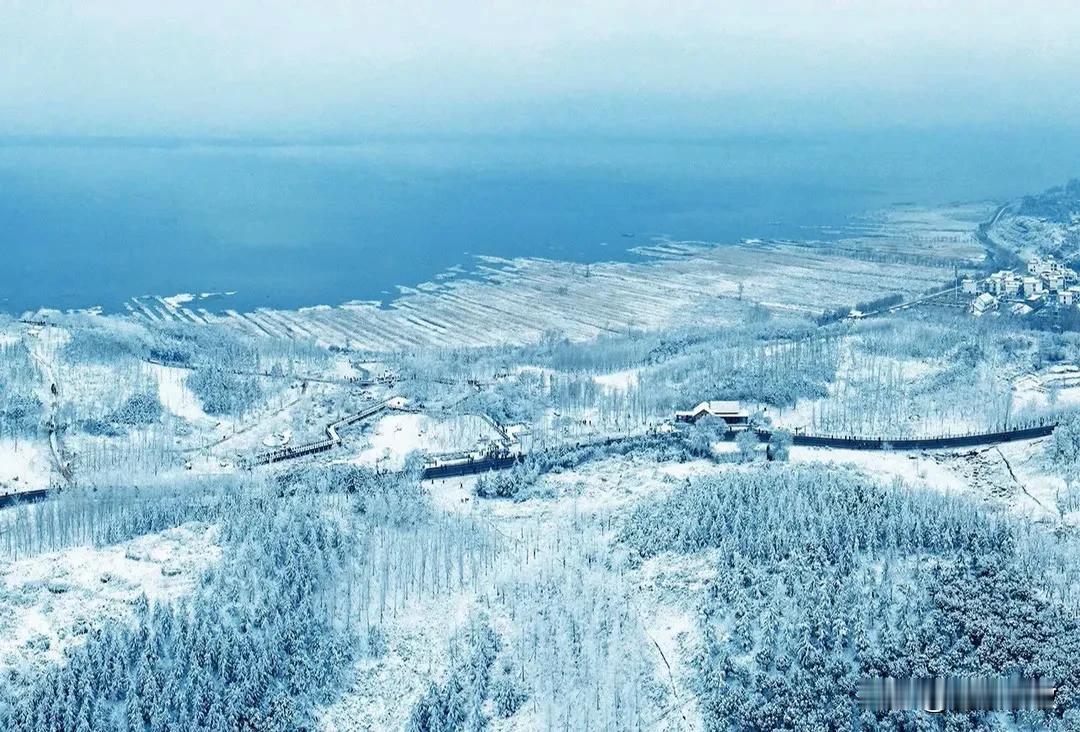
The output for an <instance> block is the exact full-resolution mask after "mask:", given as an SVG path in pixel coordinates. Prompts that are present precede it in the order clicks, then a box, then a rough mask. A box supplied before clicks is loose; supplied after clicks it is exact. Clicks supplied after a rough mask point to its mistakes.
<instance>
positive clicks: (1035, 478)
mask: <svg viewBox="0 0 1080 732" xmlns="http://www.w3.org/2000/svg"><path fill="white" fill-rule="evenodd" d="M1045 442H1046V440H1045V439H1038V440H1026V441H1020V442H1007V443H1003V444H1001V445H997V446H990V447H977V448H963V449H959V450H931V451H906V450H897V451H889V450H837V449H830V448H821V447H805V446H801V445H797V446H794V447H792V448H791V460H792V462H822V463H833V464H837V465H851V466H854V467H857V468H859V469H860V470H862V471H864V472H865V473H866V474H867V475H870V476H872V477H875V478H879V479H881V480H883V481H892V480H895V479H899V480H902V481H904V482H905V483H906V484H907V485H909V486H912V487H916V488H928V489H931V490H936V491H940V492H945V493H964V494H968V495H970V496H973V497H975V498H978V499H980V500H988V501H990V500H992V501H998V502H1001V503H1002V504H1004V505H1006V506H1008V507H1010V508H1011V509H1012V510H1013V511H1015V512H1016V513H1018V514H1020V515H1024V516H1027V517H1029V518H1031V519H1034V520H1048V519H1053V518H1054V517H1056V516H1057V511H1056V509H1055V508H1054V506H1055V497H1056V494H1057V492H1058V491H1059V490H1061V489H1063V488H1064V487H1065V483H1064V481H1063V480H1062V479H1061V478H1059V477H1057V476H1054V475H1052V474H1051V473H1050V471H1049V469H1048V466H1047V465H1046V462H1045V459H1044V457H1043V454H1044V451H1045ZM1010 468H1011V469H1012V470H1011V472H1010ZM1014 475H1015V478H1014V477H1013V476H1014Z"/></svg>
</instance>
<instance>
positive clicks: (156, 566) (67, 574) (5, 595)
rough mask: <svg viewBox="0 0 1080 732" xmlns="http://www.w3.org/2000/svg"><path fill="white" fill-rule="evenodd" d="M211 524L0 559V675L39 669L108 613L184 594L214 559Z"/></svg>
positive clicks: (214, 539) (216, 556) (218, 552)
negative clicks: (142, 601)
mask: <svg viewBox="0 0 1080 732" xmlns="http://www.w3.org/2000/svg"><path fill="white" fill-rule="evenodd" d="M220 556H221V549H220V547H219V546H218V544H217V529H216V527H213V526H208V525H205V524H188V525H185V526H181V527H178V528H175V529H170V530H169V531H164V532H161V533H158V534H149V535H147V536H143V537H140V538H138V539H134V540H132V541H129V542H125V543H123V544H117V545H115V546H109V547H103V548H94V547H76V548H72V549H66V550H64V551H58V552H51V553H49V554H42V555H39V556H36V557H32V558H29V559H19V560H16V561H7V562H0V589H2V593H0V673H7V672H9V671H11V670H15V669H18V670H27V669H29V668H31V667H38V668H40V667H42V666H43V665H44V664H46V663H48V662H55V661H58V660H59V659H61V658H62V656H63V650H64V648H66V647H67V646H69V645H71V644H73V643H79V642H81V639H82V637H83V636H84V635H85V634H86V633H87V632H88V631H89V630H90V629H92V628H94V627H97V626H100V625H101V624H102V623H103V622H105V621H106V620H107V619H109V618H116V619H124V618H126V617H128V616H129V614H130V611H131V608H130V606H131V604H132V603H133V602H134V601H135V600H136V599H138V598H139V597H140V596H141V595H144V594H145V595H146V596H147V598H148V599H149V600H151V601H152V602H156V601H167V600H171V599H174V598H177V597H180V596H182V595H184V594H187V593H189V592H190V591H191V590H192V589H193V588H194V586H195V583H196V581H197V580H198V578H199V576H200V575H201V573H202V572H203V570H205V569H206V568H208V567H209V566H210V565H212V564H214V563H215V562H217V560H218V559H219V558H220Z"/></svg>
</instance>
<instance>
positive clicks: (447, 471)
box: [422, 455, 525, 480]
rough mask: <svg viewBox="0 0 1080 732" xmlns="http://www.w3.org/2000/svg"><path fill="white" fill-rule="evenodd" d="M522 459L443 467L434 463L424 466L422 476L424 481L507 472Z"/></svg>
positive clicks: (489, 459) (494, 459) (504, 457)
mask: <svg viewBox="0 0 1080 732" xmlns="http://www.w3.org/2000/svg"><path fill="white" fill-rule="evenodd" d="M524 458H525V456H524V455H502V456H497V457H487V458H482V459H480V460H466V461H462V462H453V463H445V464H443V465H439V464H437V463H436V464H433V465H428V466H426V467H425V468H424V472H423V474H422V475H423V479H424V480H434V479H436V478H454V477H457V476H459V475H476V474H477V473H486V472H487V471H489V470H509V469H510V468H512V467H514V465H515V464H516V463H518V462H520V461H521V460H523V459H524Z"/></svg>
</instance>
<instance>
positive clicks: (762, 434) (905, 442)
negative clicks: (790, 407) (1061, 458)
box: [758, 423, 1057, 450]
mask: <svg viewBox="0 0 1080 732" xmlns="http://www.w3.org/2000/svg"><path fill="white" fill-rule="evenodd" d="M1056 426H1057V425H1056V424H1054V423H1049V424H1039V425H1032V426H1028V427H1017V428H1014V429H1009V430H1001V431H998V432H982V433H972V434H967V435H942V436H939V437H907V438H891V439H890V438H884V437H829V436H825V435H805V434H804V435H793V436H792V442H793V443H794V444H796V445H806V446H809V447H837V448H846V449H849V450H933V449H935V448H948V447H978V446H980V445H995V444H999V443H1003V442H1016V441H1018V440H1030V439H1034V438H1036V437H1046V436H1048V435H1050V434H1051V433H1053V431H1054V428H1055V427H1056ZM769 436H770V433H769V432H768V431H767V430H758V437H759V438H761V439H764V440H768V439H769Z"/></svg>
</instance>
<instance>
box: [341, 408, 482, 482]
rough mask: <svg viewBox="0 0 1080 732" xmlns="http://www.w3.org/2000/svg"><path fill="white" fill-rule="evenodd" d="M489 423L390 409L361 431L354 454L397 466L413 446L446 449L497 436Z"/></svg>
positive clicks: (466, 417) (474, 417) (476, 418)
mask: <svg viewBox="0 0 1080 732" xmlns="http://www.w3.org/2000/svg"><path fill="white" fill-rule="evenodd" d="M499 438H500V435H499V433H498V432H497V431H495V428H494V427H492V425H491V424H490V423H489V422H488V421H487V420H485V419H484V418H482V417H480V416H478V415H461V416H457V417H448V418H445V419H439V418H436V417H431V416H428V415H426V414H414V413H398V412H395V413H391V414H387V415H385V416H383V417H381V418H380V419H379V420H378V421H376V422H375V423H374V424H372V425H371V427H370V428H368V430H367V431H366V432H365V433H364V438H363V439H364V441H365V443H366V444H365V446H364V447H363V448H362V449H361V450H360V451H359V453H358V454H357V455H356V456H355V457H354V458H353V462H356V463H360V464H364V465H375V464H376V463H378V464H379V465H380V466H381V467H384V468H392V469H394V468H399V467H401V465H402V464H403V463H404V461H405V457H406V456H407V455H408V454H409V453H410V452H413V451H414V450H421V451H424V452H428V453H446V452H456V451H464V450H474V449H477V448H480V447H483V446H485V445H487V444H489V443H490V442H491V441H493V440H498V439H499Z"/></svg>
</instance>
